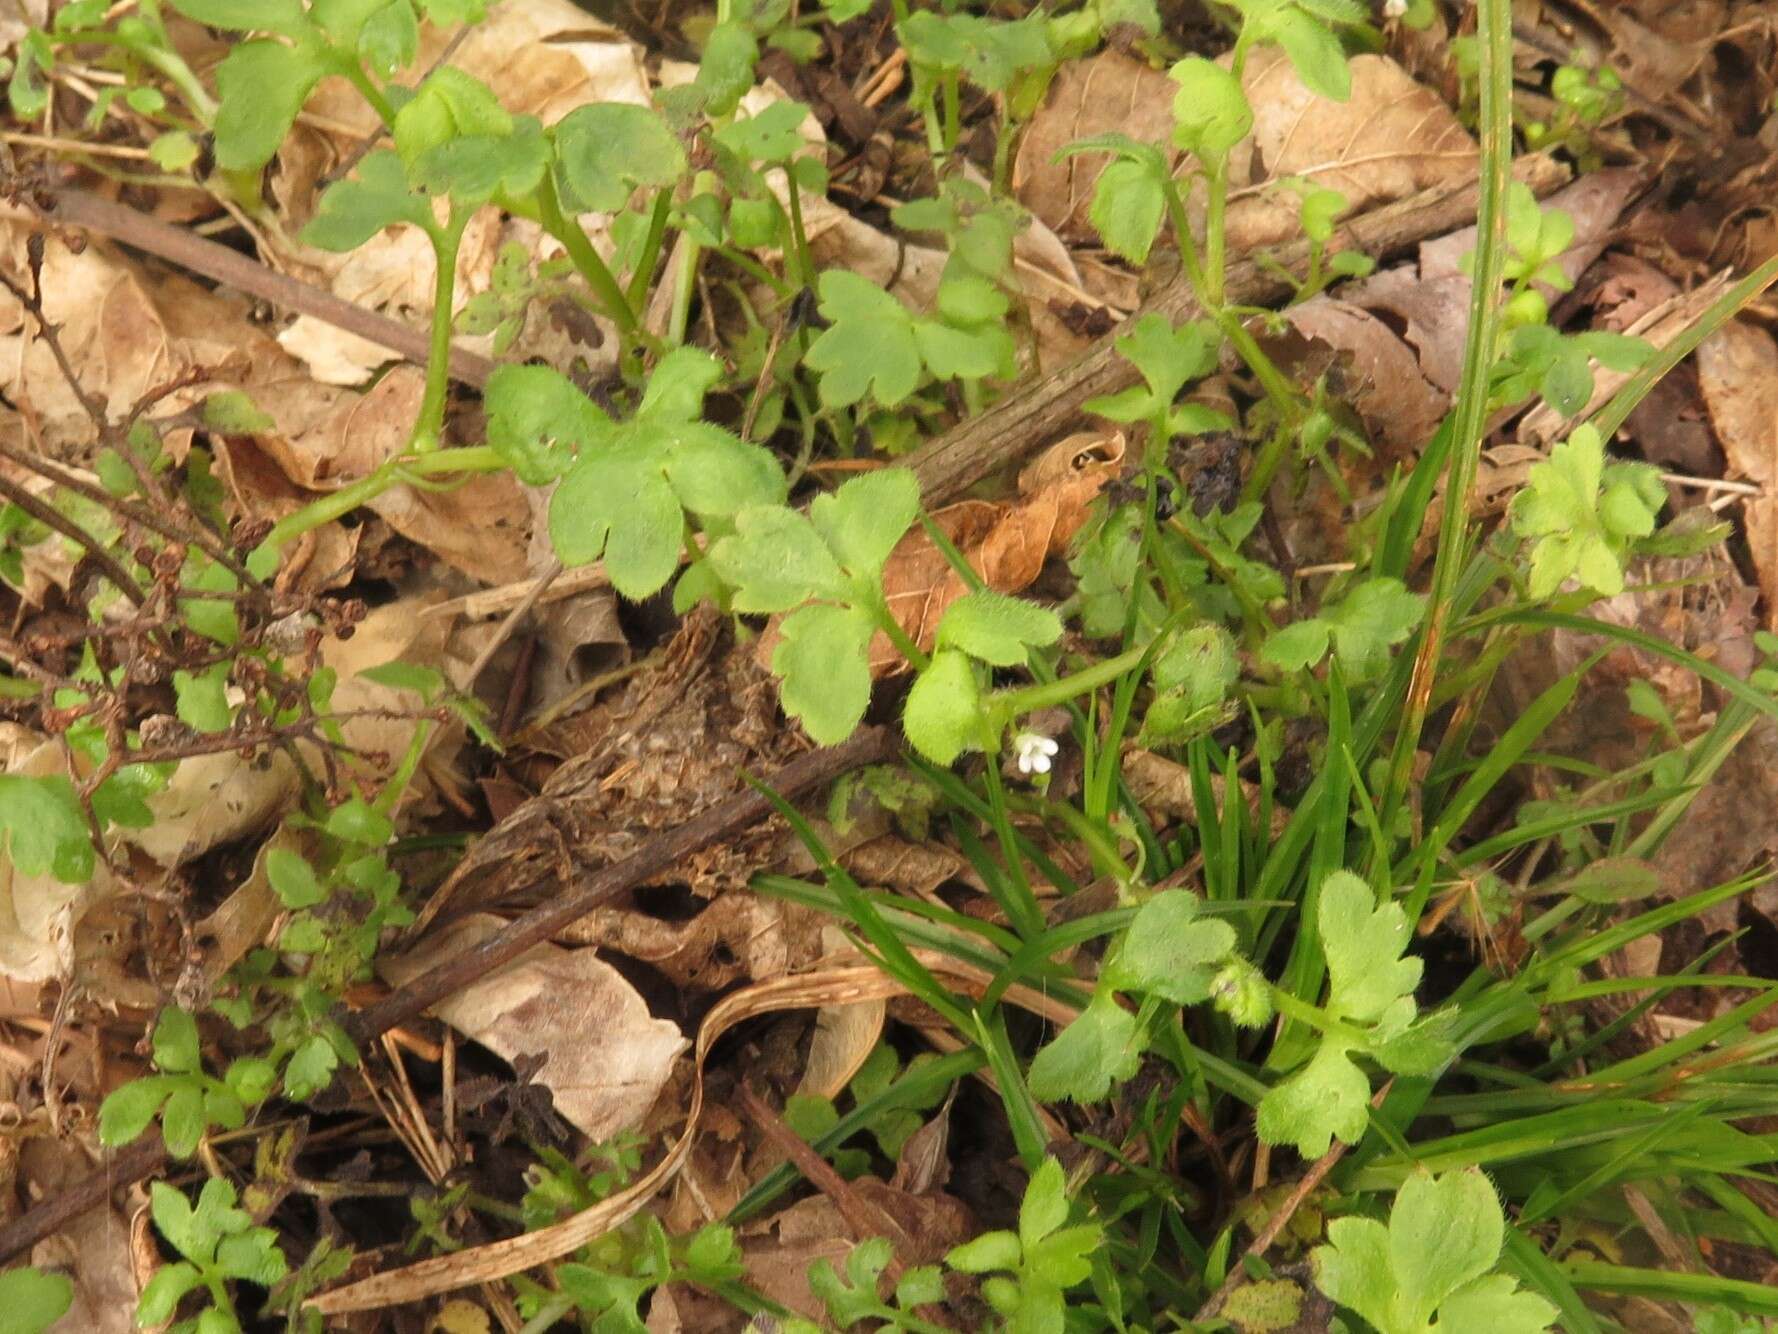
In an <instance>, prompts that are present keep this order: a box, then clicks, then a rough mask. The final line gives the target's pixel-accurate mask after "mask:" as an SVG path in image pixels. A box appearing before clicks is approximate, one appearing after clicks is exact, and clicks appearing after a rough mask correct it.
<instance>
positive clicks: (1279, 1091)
mask: <svg viewBox="0 0 1778 1334" xmlns="http://www.w3.org/2000/svg"><path fill="white" fill-rule="evenodd" d="M1370 1096H1371V1086H1370V1081H1369V1080H1368V1079H1366V1078H1365V1076H1364V1071H1362V1070H1360V1069H1359V1068H1358V1067H1357V1066H1356V1065H1355V1064H1353V1062H1352V1059H1351V1057H1349V1056H1348V1055H1347V1054H1346V1048H1345V1047H1344V1046H1343V1045H1341V1044H1340V1043H1338V1042H1336V1041H1334V1040H1332V1039H1330V1038H1323V1039H1322V1041H1321V1046H1320V1047H1318V1048H1317V1049H1316V1051H1315V1055H1314V1056H1312V1057H1311V1058H1310V1059H1309V1063H1308V1064H1307V1065H1306V1066H1304V1067H1303V1068H1302V1069H1301V1070H1299V1071H1297V1073H1296V1074H1294V1075H1292V1076H1291V1077H1290V1078H1289V1079H1286V1080H1285V1081H1284V1082H1283V1083H1281V1084H1276V1085H1274V1086H1273V1087H1272V1088H1270V1089H1268V1090H1267V1091H1266V1094H1265V1096H1264V1097H1263V1098H1261V1099H1260V1101H1259V1115H1258V1117H1257V1118H1256V1120H1255V1124H1256V1127H1257V1129H1258V1130H1259V1137H1260V1138H1261V1139H1262V1140H1264V1141H1265V1142H1266V1143H1267V1144H1292V1145H1295V1146H1296V1150H1297V1152H1298V1153H1300V1154H1302V1155H1303V1157H1305V1158H1319V1157H1320V1156H1321V1155H1322V1154H1324V1153H1326V1152H1327V1149H1328V1145H1329V1144H1330V1143H1332V1141H1333V1138H1334V1137H1335V1136H1336V1135H1337V1136H1338V1137H1339V1138H1340V1140H1341V1141H1342V1142H1344V1143H1347V1144H1355V1143H1357V1142H1358V1140H1359V1139H1360V1138H1361V1137H1362V1136H1363V1135H1364V1129H1365V1126H1366V1124H1367V1123H1368V1119H1369V1118H1368V1116H1367V1115H1366V1109H1367V1104H1368V1103H1369V1102H1370Z"/></svg>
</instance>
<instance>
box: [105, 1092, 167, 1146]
mask: <svg viewBox="0 0 1778 1334" xmlns="http://www.w3.org/2000/svg"><path fill="white" fill-rule="evenodd" d="M177 1083H178V1081H177V1080H174V1079H170V1078H168V1077H167V1076H165V1075H149V1076H148V1077H147V1078H144V1079H132V1080H131V1081H130V1082H129V1083H127V1084H120V1085H118V1086H117V1087H116V1088H115V1089H113V1090H112V1091H111V1092H110V1093H109V1094H107V1095H106V1097H105V1101H104V1102H102V1103H100V1104H99V1143H101V1144H103V1145H105V1146H106V1147H107V1148H118V1147H120V1146H122V1145H125V1144H130V1143H133V1142H134V1141H135V1140H136V1138H137V1137H138V1136H140V1135H141V1133H142V1132H143V1131H144V1130H146V1129H148V1126H149V1123H150V1122H151V1121H153V1120H154V1114H155V1113H156V1112H158V1111H159V1110H160V1109H161V1104H162V1103H164V1102H165V1101H166V1100H167V1095H168V1094H169V1093H171V1092H172V1091H173V1089H174V1088H175V1087H176V1085H177Z"/></svg>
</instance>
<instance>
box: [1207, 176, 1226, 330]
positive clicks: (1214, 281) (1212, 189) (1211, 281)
mask: <svg viewBox="0 0 1778 1334" xmlns="http://www.w3.org/2000/svg"><path fill="white" fill-rule="evenodd" d="M1204 186H1205V190H1206V192H1207V193H1208V196H1209V199H1208V202H1207V203H1206V205H1205V209H1204V283H1205V286H1204V304H1205V305H1207V306H1213V307H1215V308H1217V309H1218V310H1220V309H1221V308H1222V302H1223V278H1224V276H1225V275H1224V273H1223V266H1224V260H1225V251H1226V248H1227V243H1228V237H1227V230H1226V228H1225V227H1224V225H1223V223H1224V219H1225V216H1226V214H1227V212H1228V203H1229V164H1228V157H1227V155H1226V154H1222V153H1218V154H1217V155H1216V160H1215V162H1214V164H1210V165H1209V167H1208V170H1207V171H1206V172H1205V173H1204Z"/></svg>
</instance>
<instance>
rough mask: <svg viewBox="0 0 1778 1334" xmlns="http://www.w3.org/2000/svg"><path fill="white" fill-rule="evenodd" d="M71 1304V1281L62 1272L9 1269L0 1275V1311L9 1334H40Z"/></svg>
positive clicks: (61, 1315)
mask: <svg viewBox="0 0 1778 1334" xmlns="http://www.w3.org/2000/svg"><path fill="white" fill-rule="evenodd" d="M73 1304H74V1284H73V1282H72V1281H70V1280H69V1279H68V1277H67V1276H66V1275H63V1274H46V1273H44V1272H43V1271H42V1270H41V1269H9V1270H7V1271H6V1272H5V1273H4V1274H0V1311H4V1312H5V1313H6V1315H5V1324H6V1328H7V1329H8V1330H9V1331H11V1334H41V1331H43V1330H46V1329H48V1328H49V1327H50V1326H51V1325H53V1324H55V1322H56V1321H58V1320H60V1319H61V1318H62V1317H63V1316H64V1315H66V1314H67V1311H68V1308H69V1307H70V1306H72V1305H73Z"/></svg>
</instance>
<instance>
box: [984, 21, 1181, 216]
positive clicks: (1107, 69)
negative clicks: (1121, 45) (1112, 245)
mask: <svg viewBox="0 0 1778 1334" xmlns="http://www.w3.org/2000/svg"><path fill="white" fill-rule="evenodd" d="M1178 90H1179V88H1178V85H1177V84H1175V83H1174V82H1173V81H1172V80H1171V79H1169V78H1168V77H1167V76H1166V75H1165V74H1163V73H1161V71H1159V70H1157V69H1154V68H1152V67H1151V66H1149V65H1147V64H1145V63H1144V62H1142V61H1140V60H1134V59H1132V58H1131V57H1129V56H1127V55H1125V54H1123V52H1121V51H1115V50H1106V51H1102V52H1100V53H1099V54H1098V55H1095V56H1092V57H1090V58H1088V59H1086V60H1070V61H1068V62H1067V63H1066V64H1064V65H1063V66H1062V67H1061V68H1060V69H1059V70H1057V71H1056V77H1055V78H1054V79H1052V80H1051V81H1050V87H1049V94H1048V96H1046V97H1045V99H1044V103H1043V105H1042V106H1041V107H1040V108H1038V111H1037V114H1036V115H1034V116H1032V118H1031V123H1030V124H1029V125H1028V126H1026V127H1025V132H1024V134H1023V135H1021V136H1020V137H1019V149H1018V154H1017V156H1016V157H1015V158H1014V159H1013V175H1012V184H1013V192H1014V193H1015V194H1016V195H1017V196H1018V198H1019V202H1020V203H1021V204H1023V205H1024V206H1025V207H1026V208H1028V209H1030V210H1031V212H1032V213H1033V214H1035V215H1036V216H1037V217H1038V218H1040V219H1041V220H1042V221H1043V222H1044V223H1045V224H1047V225H1048V226H1049V227H1050V228H1051V229H1052V230H1053V231H1054V232H1055V233H1056V234H1057V235H1058V236H1060V237H1061V238H1062V239H1063V240H1064V241H1072V242H1081V241H1092V240H1096V239H1097V235H1096V233H1095V232H1094V230H1093V225H1092V222H1091V221H1090V219H1089V218H1088V216H1087V210H1088V209H1089V208H1091V207H1092V203H1093V186H1094V184H1095V183H1096V182H1097V181H1098V179H1099V173H1100V172H1101V171H1103V170H1104V169H1105V163H1106V161H1107V160H1108V159H1106V158H1104V157H1101V156H1099V155H1097V154H1083V155H1081V156H1078V157H1067V158H1063V159H1061V160H1060V161H1057V160H1056V155H1057V153H1059V152H1060V151H1061V150H1062V149H1063V148H1066V147H1067V146H1068V145H1069V144H1071V143H1073V142H1074V141H1075V140H1076V139H1088V138H1091V137H1092V136H1094V135H1097V134H1103V133H1105V132H1107V131H1109V130H1118V131H1121V132H1122V133H1124V134H1127V135H1129V136H1130V137H1131V138H1132V139H1138V140H1141V141H1143V142H1145V143H1163V144H1164V143H1170V142H1171V140H1172V134H1173V95H1174V93H1176V92H1178Z"/></svg>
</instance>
